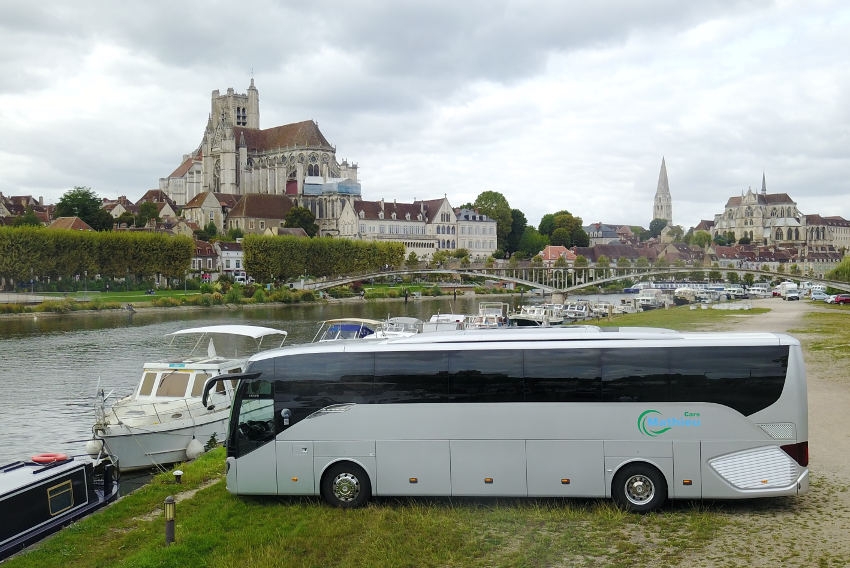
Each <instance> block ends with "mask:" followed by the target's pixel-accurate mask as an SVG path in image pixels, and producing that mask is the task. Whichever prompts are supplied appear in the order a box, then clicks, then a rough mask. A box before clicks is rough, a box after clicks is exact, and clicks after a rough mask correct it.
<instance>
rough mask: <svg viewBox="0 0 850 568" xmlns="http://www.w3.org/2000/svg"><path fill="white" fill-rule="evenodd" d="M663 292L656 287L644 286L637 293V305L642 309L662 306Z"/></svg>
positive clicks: (653, 308)
mask: <svg viewBox="0 0 850 568" xmlns="http://www.w3.org/2000/svg"><path fill="white" fill-rule="evenodd" d="M663 294H664V293H663V292H662V290H660V289H658V288H645V289H643V290H641V292H640V293H639V294H638V296H637V298H636V300H637V305H638V306H639V307H640V309H641V310H643V311H648V310H655V309H657V308H663V307H664V306H665V305H666V302H665V301H664V295H663Z"/></svg>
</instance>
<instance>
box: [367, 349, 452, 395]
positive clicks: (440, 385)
mask: <svg viewBox="0 0 850 568" xmlns="http://www.w3.org/2000/svg"><path fill="white" fill-rule="evenodd" d="M448 368H449V365H448V354H447V353H445V352H436V353H434V352H429V351H417V352H415V353H407V352H404V353H395V352H389V353H378V354H376V355H375V395H374V401H375V402H377V403H386V404H398V403H414V402H446V400H447V398H448V392H449V390H448V389H449V384H448Z"/></svg>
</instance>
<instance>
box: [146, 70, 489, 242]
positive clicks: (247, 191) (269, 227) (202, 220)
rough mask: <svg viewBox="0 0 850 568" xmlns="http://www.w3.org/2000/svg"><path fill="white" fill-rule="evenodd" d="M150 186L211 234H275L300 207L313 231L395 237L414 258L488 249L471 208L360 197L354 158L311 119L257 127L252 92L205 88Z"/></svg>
mask: <svg viewBox="0 0 850 568" xmlns="http://www.w3.org/2000/svg"><path fill="white" fill-rule="evenodd" d="M159 189H160V190H161V191H163V192H164V193H165V194H166V195H168V196H169V198H170V199H172V200H173V201H174V203H175V204H176V205H177V206H178V207H180V208H182V210H183V213H184V216H185V217H186V218H187V219H189V220H191V221H194V222H195V223H197V224H198V225H199V226H202V227H203V226H205V225H206V224H207V223H209V222H215V223H216V225H217V227H218V228H219V230H222V231H226V230H228V229H231V228H238V229H240V230H242V231H243V232H244V233H264V232H265V233H268V232H272V233H274V232H277V231H279V230H280V229H282V228H283V227H284V223H283V219H284V217H285V214H286V212H288V211H289V209H290V208H291V207H293V206H300V207H304V208H306V209H308V210H310V211H311V212H312V213H313V215H314V216H315V218H316V223H317V224H318V226H319V234H320V235H323V236H337V237H346V238H356V239H369V240H388V241H396V242H403V243H404V244H405V246H406V248H407V249H408V251H411V252H415V253H416V254H417V255H418V256H419V257H420V258H424V257H426V256H428V255H430V254H431V253H433V252H434V251H436V250H440V249H456V248H466V249H468V250H469V252H470V255H471V256H472V257H473V258H483V257H486V256H489V255H490V254H492V252H493V251H495V250H496V223H495V221H493V220H491V219H489V218H487V217H486V216H484V215H480V214H478V213H477V212H474V211H467V210H463V211H461V210H454V209H453V208H452V207H451V205H450V204H449V201H448V199H447V198H446V197H443V198H442V199H431V200H424V201H414V202H413V203H412V204H410V203H408V204H403V203H396V202H395V201H394V202H393V203H389V202H387V203H385V202H384V200H383V199H381V200H380V201H363V200H362V197H361V187H360V183H359V182H358V179H357V164H355V163H351V164H349V163H348V161H346V160H343V161H342V162H339V161H338V160H337V156H336V148H335V147H334V146H333V145H331V144H330V143H329V142H328V140H327V139H326V138H325V137H324V135H323V134H322V132H321V131H320V130H319V126H318V124H316V122H314V121H313V120H305V121H302V122H296V123H293V124H284V125H282V126H275V127H272V128H266V129H261V128H260V95H259V91H258V90H257V88H256V86H255V85H254V80H253V79H251V84H250V86H249V87H248V91H247V93H236V92H234V90H233V89H232V88H229V89H227V91H226V92H225V93H224V94H222V93H221V92H219V91H218V90H215V91H213V92H212V97H211V108H210V115H209V118H208V120H207V125H206V128H205V129H204V134H203V137H202V139H201V143H200V145H199V146H198V148H197V149H196V150H195V151H193V152H191V153H189V154H186V155H184V156H183V161H182V163H181V164H180V165H179V166H178V167H177V169H175V170H174V171H173V172H172V173H171V174H170V175H169V176H168V177H165V178H161V179H160V182H159Z"/></svg>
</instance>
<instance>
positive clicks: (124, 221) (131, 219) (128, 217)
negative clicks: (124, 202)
mask: <svg viewBox="0 0 850 568" xmlns="http://www.w3.org/2000/svg"><path fill="white" fill-rule="evenodd" d="M115 222H116V223H117V224H119V225H126V226H128V227H131V226H133V225H135V224H136V216H135V215H133V214H132V213H130V212H129V211H124V212H123V213H121V215H119V216H118V218H116V219H115Z"/></svg>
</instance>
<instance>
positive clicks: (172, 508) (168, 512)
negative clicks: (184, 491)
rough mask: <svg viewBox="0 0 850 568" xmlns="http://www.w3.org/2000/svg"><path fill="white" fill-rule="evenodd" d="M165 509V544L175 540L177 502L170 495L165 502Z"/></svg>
mask: <svg viewBox="0 0 850 568" xmlns="http://www.w3.org/2000/svg"><path fill="white" fill-rule="evenodd" d="M163 505H164V509H165V544H171V543H172V542H174V517H175V513H176V512H177V511H176V509H177V502H176V501H175V500H174V497H172V496H171V495H169V496H168V497H166V498H165V503H163Z"/></svg>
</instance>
